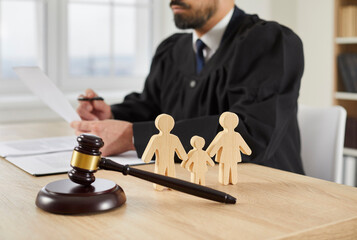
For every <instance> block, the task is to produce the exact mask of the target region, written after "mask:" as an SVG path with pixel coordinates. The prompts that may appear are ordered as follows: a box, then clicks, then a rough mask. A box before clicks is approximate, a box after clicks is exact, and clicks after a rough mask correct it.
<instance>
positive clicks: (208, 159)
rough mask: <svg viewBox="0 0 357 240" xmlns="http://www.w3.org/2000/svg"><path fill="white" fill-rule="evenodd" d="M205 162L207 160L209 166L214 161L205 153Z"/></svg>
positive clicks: (212, 164)
mask: <svg viewBox="0 0 357 240" xmlns="http://www.w3.org/2000/svg"><path fill="white" fill-rule="evenodd" d="M206 162H207V163H208V164H209V165H210V166H211V167H213V166H214V162H213V160H212V159H211V158H210V157H209V155H207V158H206Z"/></svg>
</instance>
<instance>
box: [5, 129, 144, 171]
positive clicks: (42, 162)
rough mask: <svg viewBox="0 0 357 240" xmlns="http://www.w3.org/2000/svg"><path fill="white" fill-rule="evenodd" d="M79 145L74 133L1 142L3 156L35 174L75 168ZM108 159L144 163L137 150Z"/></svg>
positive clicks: (131, 163)
mask: <svg viewBox="0 0 357 240" xmlns="http://www.w3.org/2000/svg"><path fill="white" fill-rule="evenodd" d="M77 144H78V143H77V137H76V136H74V135H73V136H66V137H52V138H38V139H29V140H20V141H8V142H0V156H2V157H4V158H5V159H6V160H7V161H9V162H11V163H12V164H14V165H16V166H17V167H19V168H21V169H22V170H24V171H25V172H28V173H29V174H31V175H34V176H42V175H49V174H57V173H65V172H68V171H69V170H70V169H71V166H70V162H71V158H72V153H73V149H74V147H75V146H77ZM108 158H109V159H111V160H113V161H114V162H117V163H120V164H122V165H125V164H128V165H139V164H144V162H143V161H142V160H141V159H140V158H138V157H137V154H136V151H128V152H125V153H123V154H120V155H118V156H110V157H108Z"/></svg>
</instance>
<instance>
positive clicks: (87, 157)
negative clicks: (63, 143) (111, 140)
mask: <svg viewBox="0 0 357 240" xmlns="http://www.w3.org/2000/svg"><path fill="white" fill-rule="evenodd" d="M77 141H78V146H77V147H75V148H74V151H73V155H72V161H71V167H72V170H71V171H69V172H68V176H69V178H70V179H65V180H59V181H55V182H52V183H49V184H47V185H46V186H45V187H43V188H42V189H41V190H40V192H39V193H38V195H37V198H36V205H37V206H38V207H39V208H41V209H43V210H45V211H47V212H51V213H57V214H81V213H91V212H101V211H106V210H110V209H113V208H117V207H119V206H121V205H122V204H124V203H125V201H126V196H125V193H124V191H123V189H122V188H121V187H120V186H118V185H117V184H115V183H114V182H112V181H109V180H106V179H97V180H96V179H95V177H94V172H96V171H97V168H98V166H97V163H98V161H99V160H100V158H101V152H100V151H99V149H100V148H101V147H102V146H103V145H104V143H103V141H102V139H100V138H98V137H96V136H91V135H81V136H79V137H78V138H77Z"/></svg>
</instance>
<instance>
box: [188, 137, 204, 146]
mask: <svg viewBox="0 0 357 240" xmlns="http://www.w3.org/2000/svg"><path fill="white" fill-rule="evenodd" d="M190 143H191V146H192V147H194V148H196V149H202V148H203V147H204V145H205V140H204V138H202V137H199V136H193V137H192V138H191V141H190Z"/></svg>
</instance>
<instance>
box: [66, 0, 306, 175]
mask: <svg viewBox="0 0 357 240" xmlns="http://www.w3.org/2000/svg"><path fill="white" fill-rule="evenodd" d="M170 6H171V8H172V10H173V13H174V19H175V24H176V26H177V27H179V28H182V29H187V28H192V29H194V32H193V34H189V33H180V34H174V35H172V36H171V37H169V38H167V39H166V40H164V41H163V42H162V43H161V44H160V46H159V47H158V48H157V51H156V53H155V56H154V57H153V60H152V65H151V69H150V73H149V75H148V77H147V79H146V82H145V86H144V89H143V92H142V93H140V94H139V93H132V94H129V95H127V96H126V97H125V100H124V101H123V102H122V103H120V104H115V105H112V106H109V105H107V104H105V103H104V102H103V101H93V102H83V103H81V104H80V106H79V108H78V109H77V111H78V113H79V114H80V116H81V117H82V119H83V120H84V121H80V122H73V123H72V124H71V125H72V127H73V128H75V129H76V132H77V134H80V133H92V134H95V135H98V136H100V137H102V138H103V140H104V142H105V146H104V148H103V149H102V152H103V155H111V154H118V153H121V152H125V151H128V150H136V151H137V153H138V156H139V157H140V156H141V154H142V153H143V151H144V149H145V147H146V145H147V143H148V141H149V139H150V137H151V136H152V135H153V134H155V133H157V130H156V128H155V126H154V122H153V121H154V120H155V118H156V117H157V116H158V115H159V114H161V113H167V114H170V115H171V116H172V117H173V118H174V119H175V121H176V124H175V128H174V130H173V134H175V135H177V136H178V137H179V138H180V139H181V142H182V143H183V145H184V147H185V149H186V151H188V150H189V149H190V148H191V146H190V139H191V137H192V136H194V135H198V136H201V137H203V138H204V139H205V140H206V143H207V144H209V143H210V142H211V141H212V139H213V138H214V137H215V135H216V134H217V132H218V131H219V130H220V129H219V122H218V118H219V115H220V114H221V113H223V112H225V111H231V112H234V113H236V114H237V115H238V116H239V120H240V121H239V125H238V128H237V129H236V131H238V132H239V133H240V134H241V135H242V136H243V138H244V139H245V141H246V142H247V144H248V145H249V146H250V148H251V149H252V152H253V153H252V155H251V156H249V157H247V156H243V161H245V162H252V163H257V164H261V165H265V166H270V167H274V168H278V169H282V170H287V171H291V172H296V173H303V168H302V163H301V158H300V136H299V128H298V123H297V98H298V96H299V88H300V80H301V77H302V74H303V68H304V59H303V49H302V43H301V41H300V39H299V38H298V36H297V35H296V34H294V33H293V32H292V31H291V30H290V29H288V28H286V27H284V26H281V25H279V24H278V23H276V22H268V21H264V20H262V19H260V18H259V17H258V16H256V15H248V14H246V13H245V12H243V11H242V10H240V9H239V8H237V7H236V6H234V1H233V0H212V1H207V0H182V1H181V0H178V1H175V0H173V1H171V2H170ZM197 40H198V41H197ZM94 96H96V94H95V93H94V92H93V91H92V90H90V89H88V90H87V91H86V97H94ZM114 119H115V120H114ZM133 141H134V142H133Z"/></svg>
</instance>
